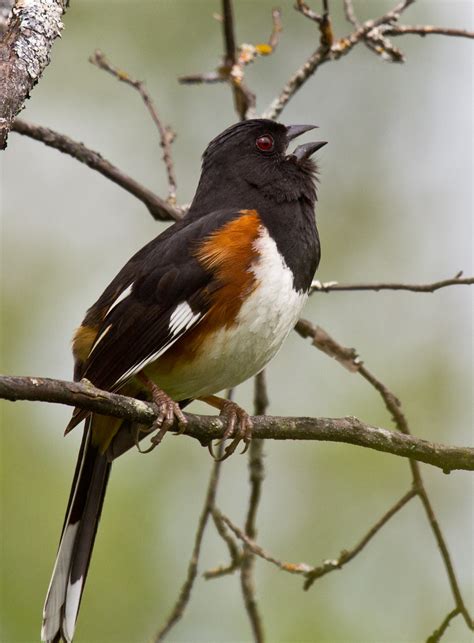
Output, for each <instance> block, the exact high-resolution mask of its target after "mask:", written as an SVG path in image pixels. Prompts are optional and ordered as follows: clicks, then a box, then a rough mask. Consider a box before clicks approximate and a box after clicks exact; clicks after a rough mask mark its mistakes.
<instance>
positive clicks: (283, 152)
mask: <svg viewBox="0 0 474 643" xmlns="http://www.w3.org/2000/svg"><path fill="white" fill-rule="evenodd" d="M315 127H316V126H315V125H289V126H286V125H283V124H281V123H276V122H275V121H271V120H267V119H252V120H247V121H242V122H240V123H237V124H235V125H232V126H231V127H229V128H228V129H226V130H225V131H224V132H222V133H221V134H219V135H218V136H216V138H214V139H213V140H212V141H211V142H210V143H209V145H208V146H207V149H206V151H205V152H204V154H203V173H202V177H201V181H204V183H205V184H206V185H207V186H208V187H209V182H215V183H216V184H218V183H220V185H221V186H222V187H223V188H224V189H226V190H227V191H228V193H229V192H232V191H233V190H234V189H239V188H241V187H242V186H243V184H246V185H247V186H253V187H255V188H257V189H258V190H259V192H260V193H261V194H262V196H265V197H266V198H270V199H274V200H276V201H293V200H296V199H298V198H300V197H301V196H305V197H307V198H309V199H310V200H314V198H315V191H314V178H315V172H316V165H315V163H314V162H313V161H312V160H311V158H310V157H311V155H312V154H314V152H316V151H317V150H319V149H320V148H321V147H323V145H325V144H326V142H323V141H318V142H311V143H304V144H303V145H299V146H298V147H296V148H295V149H293V150H292V151H290V150H289V149H288V148H289V146H290V143H291V142H292V141H293V139H295V138H296V137H298V136H300V135H301V134H304V133H305V132H308V131H310V130H312V129H315Z"/></svg>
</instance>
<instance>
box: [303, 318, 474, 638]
mask: <svg viewBox="0 0 474 643" xmlns="http://www.w3.org/2000/svg"><path fill="white" fill-rule="evenodd" d="M301 321H302V320H300V322H299V323H301ZM310 327H311V323H310V322H307V321H304V327H303V329H301V328H299V327H298V326H297V328H296V330H297V331H298V332H299V333H300V334H301V335H302V336H303V337H308V336H311V337H312V338H313V345H314V346H316V347H317V348H320V349H321V350H323V351H324V352H326V353H327V345H328V342H327V337H329V335H328V333H326V332H324V335H325V339H324V343H323V345H321V346H319V339H318V333H317V328H316V327H313V329H314V332H313V333H312V334H311V332H310ZM331 346H332V350H333V351H334V352H335V353H340V354H341V355H346V356H347V355H348V354H349V353H350V351H352V350H353V349H348V348H345V347H343V346H340V345H338V343H337V342H336V341H335V340H334V339H333V338H331ZM353 354H354V355H355V357H354V369H353V370H354V371H355V372H358V373H359V374H360V375H361V376H362V377H363V378H364V379H365V380H367V381H368V382H369V383H370V384H371V385H372V386H373V387H374V388H375V389H376V390H377V391H378V393H379V394H380V396H381V397H382V399H383V401H384V404H385V406H386V408H387V410H388V411H389V413H390V414H391V416H392V419H393V421H394V423H395V425H396V427H397V429H398V430H399V431H400V433H401V434H403V435H405V436H410V434H411V432H410V429H409V426H408V421H407V419H406V417H405V414H404V413H403V411H402V408H401V404H400V401H399V400H398V398H397V397H396V396H395V395H394V394H393V393H392V392H391V391H390V390H389V389H388V388H387V387H386V386H385V384H383V383H382V382H381V381H380V380H379V379H377V378H376V377H375V375H373V374H372V373H371V372H370V371H369V370H368V369H367V367H366V366H365V365H364V364H363V362H361V361H360V359H359V358H358V357H357V356H356V353H355V352H354V353H353ZM416 460H418V458H410V460H409V464H410V469H411V473H412V478H413V489H414V490H415V491H416V495H417V496H418V497H419V498H420V500H421V503H422V505H423V508H424V510H425V513H426V515H427V518H428V522H429V523H430V527H431V530H432V532H433V535H434V538H435V540H436V543H437V545H438V548H439V550H440V554H441V558H442V560H443V563H444V566H445V569H446V573H447V576H448V580H449V585H450V587H451V591H452V594H453V596H454V600H455V603H456V607H457V609H458V610H459V612H460V613H461V614H462V615H463V618H464V620H465V622H466V625H467V626H468V627H469V628H470V629H473V630H474V622H473V619H472V617H471V616H470V614H469V612H468V610H467V608H466V606H465V604H464V600H463V598H462V594H461V591H460V589H459V584H458V581H457V578H456V574H455V571H454V567H453V563H452V560H451V556H450V554H449V550H448V547H447V544H446V541H445V539H444V536H443V533H442V531H441V528H440V526H439V523H438V520H437V518H436V514H435V512H434V510H433V507H432V505H431V501H430V499H429V497H428V494H427V492H426V489H425V487H424V484H423V480H422V477H421V471H420V467H419V464H418V462H417V461H416Z"/></svg>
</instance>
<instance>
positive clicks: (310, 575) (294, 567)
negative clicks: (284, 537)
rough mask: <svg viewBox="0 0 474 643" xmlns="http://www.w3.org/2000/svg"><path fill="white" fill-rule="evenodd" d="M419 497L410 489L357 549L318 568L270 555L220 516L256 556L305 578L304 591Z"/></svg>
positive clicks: (325, 562)
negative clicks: (415, 497) (285, 560)
mask: <svg viewBox="0 0 474 643" xmlns="http://www.w3.org/2000/svg"><path fill="white" fill-rule="evenodd" d="M416 495H417V491H416V490H415V489H410V491H408V492H407V493H406V494H405V495H404V496H403V497H402V498H400V500H399V501H398V502H396V503H395V504H394V505H393V506H392V507H390V509H389V510H388V511H387V512H385V514H384V515H383V516H382V517H381V518H380V520H378V521H377V522H376V523H375V524H374V525H373V526H372V527H371V528H370V529H369V531H368V532H367V533H366V534H365V536H364V537H363V538H362V539H361V540H360V542H359V543H357V545H355V547H353V548H352V549H348V550H343V551H342V552H341V553H340V554H339V557H338V558H336V559H332V560H326V561H324V563H323V564H322V565H319V566H318V567H312V566H311V565H308V564H307V563H288V562H284V561H281V560H279V559H277V558H275V557H274V556H272V555H271V554H270V553H268V552H267V551H266V550H265V549H263V547H261V546H260V545H258V544H257V543H256V542H255V540H254V538H252V537H250V536H249V535H248V534H247V533H246V532H244V531H242V530H241V529H240V528H239V527H237V525H235V524H234V523H233V522H232V521H231V520H230V519H229V518H228V517H227V516H224V515H223V514H220V516H221V519H222V521H223V522H224V523H225V524H226V525H227V526H228V527H229V528H230V529H231V530H232V531H233V532H234V534H235V535H236V536H237V538H239V539H240V540H242V542H244V543H245V547H246V548H247V549H249V550H250V551H251V552H252V553H253V554H254V555H255V556H259V557H260V558H263V559H264V560H266V561H268V562H270V563H272V564H273V565H276V566H277V567H278V568H279V569H281V570H282V571H285V572H289V573H290V574H298V575H301V576H304V577H305V579H306V580H305V583H304V589H305V590H307V589H309V588H310V587H311V585H312V584H313V583H314V582H315V581H316V580H317V579H319V578H322V577H323V576H325V575H326V574H328V573H330V572H333V571H335V570H336V569H341V568H342V567H343V566H344V565H346V564H347V563H348V562H349V561H351V560H352V559H353V558H355V556H357V554H359V553H360V552H361V551H362V550H363V549H364V548H365V547H366V545H367V544H368V543H369V542H370V541H371V540H372V538H373V537H374V536H375V535H376V534H377V533H378V532H379V531H380V529H381V528H382V527H383V526H384V525H385V524H386V523H387V522H388V521H389V520H390V519H391V518H392V517H393V516H394V515H395V514H396V513H398V512H399V511H400V510H401V509H402V508H403V507H404V506H405V505H406V504H407V503H408V502H409V501H410V500H411V499H412V498H413V497H414V496H416Z"/></svg>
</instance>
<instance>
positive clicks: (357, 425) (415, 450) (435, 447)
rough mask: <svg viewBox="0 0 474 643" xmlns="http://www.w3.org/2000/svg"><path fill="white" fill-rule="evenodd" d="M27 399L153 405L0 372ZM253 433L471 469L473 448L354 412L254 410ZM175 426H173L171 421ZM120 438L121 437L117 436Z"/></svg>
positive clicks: (121, 413) (210, 426) (5, 390)
mask: <svg viewBox="0 0 474 643" xmlns="http://www.w3.org/2000/svg"><path fill="white" fill-rule="evenodd" d="M1 398H3V399H6V400H11V401H15V400H31V401H42V402H52V403H56V404H67V405H69V406H73V407H76V406H77V407H79V408H82V409H86V410H89V411H93V412H97V413H102V414H103V415H111V416H113V417H121V418H124V419H128V420H131V421H132V422H138V423H140V424H144V425H145V426H151V425H152V424H153V422H154V420H155V419H156V416H157V409H156V406H155V405H154V404H152V403H149V402H144V401H142V400H137V399H135V398H131V397H126V396H124V395H117V394H116V393H108V392H107V391H102V390H100V389H97V388H95V387H94V386H93V385H92V384H91V383H90V382H87V381H83V382H65V381H61V380H52V379H48V378H40V377H18V376H7V375H4V376H0V399H1ZM185 415H186V419H187V421H188V423H187V425H186V431H185V435H188V436H191V437H193V438H195V439H197V440H199V442H200V443H201V444H203V445H206V446H207V445H208V444H209V442H210V441H211V440H217V439H220V438H222V436H223V434H224V431H225V422H224V421H223V420H222V418H220V417H217V416H206V415H193V414H191V413H187V414H185ZM251 419H252V423H253V436H254V439H257V440H258V439H274V440H324V441H329V442H341V443H345V444H353V445H357V446H361V447H366V448H370V449H374V450H376V451H382V452H384V453H391V454H392V455H397V456H401V457H407V458H414V459H416V460H419V461H420V462H425V463H427V464H431V465H433V466H436V467H439V468H440V469H442V470H443V471H445V472H448V471H453V470H455V469H463V470H468V471H473V470H474V449H473V448H469V447H453V446H446V445H441V444H436V443H432V442H428V441H426V440H421V439H419V438H415V437H413V436H411V435H404V434H402V433H400V432H399V431H389V430H388V429H385V428H380V427H376V426H371V425H370V424H366V423H364V422H361V421H360V420H358V419H357V418H354V417H343V418H307V417H278V416H271V415H265V416H261V415H258V416H254V417H252V418H251ZM173 430H176V431H178V430H179V427H178V426H175V427H173ZM119 437H121V438H122V440H123V441H122V442H120V441H119ZM115 440H116V441H117V442H116V441H114V442H113V443H112V445H111V447H110V449H109V451H108V452H107V455H108V457H110V458H111V459H115V458H117V457H118V456H119V455H121V453H123V452H124V451H126V450H128V449H130V448H131V447H133V446H134V445H135V442H136V435H135V432H134V431H133V430H130V431H128V432H127V431H126V430H125V429H124V430H123V431H120V432H119V435H118V436H117V437H116V439H115Z"/></svg>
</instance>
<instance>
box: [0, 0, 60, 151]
mask: <svg viewBox="0 0 474 643" xmlns="http://www.w3.org/2000/svg"><path fill="white" fill-rule="evenodd" d="M65 10H66V6H65V2H63V1H62V0H30V1H29V2H23V1H22V0H17V1H16V2H15V5H14V6H13V9H12V16H11V18H10V20H9V22H8V25H7V28H6V30H5V33H4V34H3V37H2V40H1V41H0V150H1V149H4V148H5V147H6V146H7V138H8V133H9V131H10V129H11V126H12V123H13V120H14V118H15V116H16V115H17V114H18V112H19V111H20V110H21V108H22V107H23V104H24V102H25V100H26V99H27V98H28V96H29V94H30V91H31V90H32V89H33V87H34V86H35V85H36V83H37V82H38V80H39V79H40V77H41V74H42V73H43V71H44V69H45V68H46V67H47V65H48V64H49V53H50V50H51V48H52V46H53V43H54V41H55V40H56V38H57V37H58V36H59V35H60V33H61V30H62V28H63V23H62V21H61V17H62V15H63V13H64V11H65Z"/></svg>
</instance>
